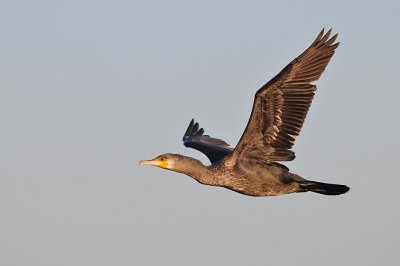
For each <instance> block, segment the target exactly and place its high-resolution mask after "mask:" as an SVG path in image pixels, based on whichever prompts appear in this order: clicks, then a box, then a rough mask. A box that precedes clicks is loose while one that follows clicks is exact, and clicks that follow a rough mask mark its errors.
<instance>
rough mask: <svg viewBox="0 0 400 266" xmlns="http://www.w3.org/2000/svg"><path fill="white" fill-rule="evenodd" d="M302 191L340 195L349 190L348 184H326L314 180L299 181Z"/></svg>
mask: <svg viewBox="0 0 400 266" xmlns="http://www.w3.org/2000/svg"><path fill="white" fill-rule="evenodd" d="M299 184H300V188H301V189H303V191H312V192H315V193H319V194H324V195H340V194H344V193H346V192H347V191H349V190H350V188H349V187H348V186H345V185H338V184H327V183H321V182H315V181H302V182H299Z"/></svg>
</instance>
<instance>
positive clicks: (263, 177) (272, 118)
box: [139, 30, 349, 196]
mask: <svg viewBox="0 0 400 266" xmlns="http://www.w3.org/2000/svg"><path fill="white" fill-rule="evenodd" d="M330 35H331V30H329V31H328V32H327V33H326V34H324V30H322V31H321V32H320V34H319V35H318V36H317V38H316V39H315V41H314V42H313V43H312V44H311V46H310V47H308V49H306V50H305V51H304V52H303V53H302V54H300V55H299V56H298V57H297V58H296V59H294V60H293V61H292V62H291V63H290V64H288V65H287V66H286V67H285V68H284V69H283V70H282V71H281V72H280V73H279V74H278V75H276V76H275V77H274V78H273V79H271V80H270V81H269V82H268V83H266V84H265V85H264V86H262V87H261V88H260V89H259V90H258V91H257V93H256V95H255V98H254V103H253V109H252V111H251V115H250V119H249V121H248V123H247V127H246V129H245V130H244V132H243V135H242V137H241V138H240V140H239V142H238V144H237V146H236V147H235V148H232V147H230V146H229V144H227V143H226V142H225V141H223V140H220V139H216V138H212V137H210V136H208V135H204V129H202V128H199V124H198V123H195V122H194V120H192V121H191V122H190V124H189V127H188V128H187V130H186V133H185V135H184V136H183V144H184V145H185V146H186V147H190V148H193V149H196V150H198V151H200V152H202V153H204V154H205V155H206V156H207V157H208V159H209V160H210V162H211V165H209V166H205V165H204V164H203V163H202V162H200V161H199V160H197V159H194V158H192V157H188V156H184V155H179V154H172V153H166V154H163V155H160V156H158V157H156V158H155V159H153V160H149V161H140V162H139V164H140V165H153V166H158V167H160V168H164V169H168V170H172V171H175V172H179V173H183V174H186V175H188V176H191V177H192V178H194V179H195V180H197V181H198V182H199V183H201V184H205V185H211V186H220V187H225V188H227V189H230V190H233V191H236V192H239V193H242V194H245V195H248V196H276V195H282V194H289V193H295V192H307V191H311V192H316V193H320V194H324V195H340V194H343V193H346V192H347V191H349V187H347V186H345V185H338V184H327V183H321V182H315V181H310V180H306V179H304V178H302V177H301V176H299V175H296V174H294V173H291V172H290V171H289V169H288V168H287V167H286V166H284V165H283V164H281V163H279V162H284V161H291V160H293V159H294V158H295V153H294V152H293V151H292V146H293V144H294V141H295V139H296V137H297V136H298V135H299V133H300V130H301V128H302V126H303V123H304V120H305V118H306V115H307V112H308V109H309V108H310V105H311V102H312V100H313V98H314V93H315V90H316V86H315V85H314V84H312V82H313V81H316V80H318V79H319V78H320V76H321V74H322V72H324V70H325V68H326V66H327V65H328V63H329V61H330V59H331V58H332V56H333V54H334V53H335V49H336V48H337V47H338V46H339V42H335V41H336V38H337V34H336V35H334V36H333V37H331V38H330Z"/></svg>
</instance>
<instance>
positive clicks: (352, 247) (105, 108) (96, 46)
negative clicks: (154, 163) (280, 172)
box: [0, 0, 400, 266]
mask: <svg viewBox="0 0 400 266" xmlns="http://www.w3.org/2000/svg"><path fill="white" fill-rule="evenodd" d="M300 2H301V3H300ZM399 11H400V5H399V2H398V1H381V2H379V1H334V2H332V1H329V2H328V1H327V2H323V1H298V3H295V4H294V3H293V2H291V1H122V0H121V1H116V0H114V1H70V0H69V1H15V0H13V1H1V2H0V55H1V62H0V68H1V69H0V71H1V75H0V123H1V128H0V162H1V163H0V211H1V217H0V235H1V237H0V265H6V266H14V265H18V266H19V265H40V266H47V265H49V266H50V265H51V266H53V265H61V266H63V265H65V266H67V265H77V266H79V265H82V266H83V265H85V266H86V265H267V264H268V265H294V264H296V265H318V266H319V265H399V264H400V255H399V247H400V240H399V239H400V229H399V225H400V213H399V202H400V196H399V193H398V188H399V186H400V181H399V174H398V173H396V172H397V171H398V169H397V167H396V166H397V163H398V159H399V156H398V149H399V147H400V141H399V134H400V126H399V122H398V121H399V118H398V115H399V113H400V112H399V107H398V99H399V96H400V93H399V88H398V83H399V82H398V76H399V74H398V70H399V66H398V62H399V59H400V58H399V55H400V52H399V48H398V46H399V43H400V32H399V29H398V26H399V25H400V18H399V15H398V13H399ZM323 27H327V28H330V27H333V28H334V32H338V33H339V41H340V42H341V45H340V47H339V48H338V50H337V53H336V54H335V56H334V57H333V59H332V60H331V63H330V64H329V66H328V68H327V70H326V71H325V73H324V75H323V76H322V78H321V80H320V81H318V82H317V85H318V91H317V95H316V97H315V99H314V103H313V105H312V107H311V110H310V112H309V115H308V117H307V120H306V123H305V126H304V127H303V130H302V132H301V134H300V136H299V138H298V139H297V141H296V145H295V146H294V150H295V152H296V155H297V158H296V160H295V161H293V162H290V163H287V165H288V166H289V167H290V169H291V171H292V172H294V173H297V174H299V175H301V176H303V177H304V178H307V179H311V180H318V181H321V182H332V183H341V184H346V185H348V186H350V187H351V190H350V192H349V193H347V194H345V195H342V196H337V197H327V196H323V195H319V194H315V193H305V194H293V195H286V196H280V197H265V198H251V197H246V196H243V195H240V194H237V193H234V192H232V191H228V190H226V189H222V188H214V187H208V186H202V185H200V184H198V183H197V182H195V181H194V180H192V179H191V178H189V177H186V176H184V175H181V174H177V173H174V172H170V171H165V170H161V169H158V168H150V167H147V168H144V167H143V168H139V166H138V161H139V160H140V159H150V158H153V157H155V156H156V155H158V154H162V153H165V152H174V153H182V154H185V155H189V156H193V157H196V158H200V159H201V160H202V161H203V162H207V160H206V157H205V156H204V155H202V154H200V153H198V152H197V151H194V150H189V149H186V148H185V147H184V146H183V145H182V143H181V138H182V135H183V133H184V131H185V129H186V127H187V124H188V123H189V121H190V119H191V118H193V117H194V118H195V119H196V120H197V121H198V122H199V123H200V125H201V126H203V127H204V128H205V130H206V133H208V134H210V135H212V136H214V137H218V138H222V139H224V140H226V141H227V142H229V143H231V144H232V145H236V143H237V141H238V139H239V137H240V135H241V134H242V131H243V129H244V127H245V125H246V123H247V119H248V117H249V114H250V109H251V105H252V101H253V97H254V93H255V91H256V90H257V89H258V88H259V87H260V86H262V85H263V84H264V83H265V82H267V81H268V80H269V79H270V78H272V77H273V76H274V75H275V74H277V73H278V72H279V71H280V70H281V69H282V68H283V67H284V66H285V65H286V64H287V63H289V62H290V61H291V60H292V59H293V58H295V57H296V56H297V55H299V54H300V53H301V52H302V51H303V50H304V49H305V48H307V47H308V45H309V44H310V43H311V42H312V41H313V40H314V38H315V37H316V35H317V34H318V33H319V31H320V30H321V29H322V28H323Z"/></svg>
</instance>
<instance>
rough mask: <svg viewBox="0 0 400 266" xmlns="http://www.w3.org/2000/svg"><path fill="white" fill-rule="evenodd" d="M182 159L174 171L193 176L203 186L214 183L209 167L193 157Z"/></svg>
mask: <svg viewBox="0 0 400 266" xmlns="http://www.w3.org/2000/svg"><path fill="white" fill-rule="evenodd" d="M182 157H183V158H182V159H181V161H180V162H179V165H178V166H177V167H176V168H175V169H173V170H174V171H176V172H179V173H182V174H185V175H188V176H191V177H193V178H194V179H196V180H197V181H198V182H200V183H202V184H211V183H212V174H211V172H210V169H209V167H207V166H205V165H204V164H203V163H202V162H200V161H199V160H197V159H194V158H192V157H187V156H182Z"/></svg>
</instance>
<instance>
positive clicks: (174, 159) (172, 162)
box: [139, 153, 182, 170]
mask: <svg viewBox="0 0 400 266" xmlns="http://www.w3.org/2000/svg"><path fill="white" fill-rule="evenodd" d="M180 157H182V156H181V155H178V154H172V153H166V154H162V155H159V156H157V157H156V158H154V159H153V160H142V161H140V162H139V165H153V166H157V167H160V168H164V169H168V170H174V169H175V167H176V165H177V163H178V162H179V160H180V159H181V158H180Z"/></svg>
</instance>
